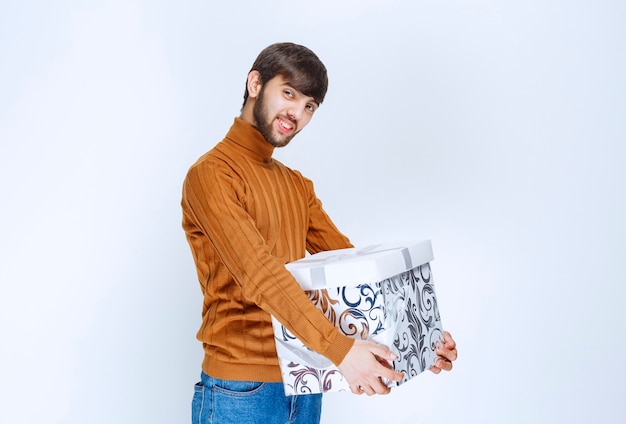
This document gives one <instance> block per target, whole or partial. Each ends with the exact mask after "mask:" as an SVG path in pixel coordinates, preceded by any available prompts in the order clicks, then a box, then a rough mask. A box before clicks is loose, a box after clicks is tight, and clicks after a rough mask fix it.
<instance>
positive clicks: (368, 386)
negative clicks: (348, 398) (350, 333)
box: [338, 340, 404, 395]
mask: <svg viewBox="0 0 626 424" xmlns="http://www.w3.org/2000/svg"><path fill="white" fill-rule="evenodd" d="M395 358H396V355H395V354H394V353H393V352H391V350H389V349H388V348H386V347H385V346H382V345H379V344H378V343H375V342H372V341H367V340H356V341H355V342H354V345H353V346H352V349H350V351H348V354H347V355H346V356H345V358H344V360H343V361H342V362H341V364H339V366H338V368H339V370H340V371H341V373H342V374H343V376H344V377H345V378H346V380H347V381H348V382H349V383H350V390H351V391H352V393H354V394H357V395H361V394H366V395H374V394H387V393H389V392H390V391H391V389H390V388H389V387H387V385H386V384H385V383H383V381H402V379H403V378H404V374H402V373H401V372H397V371H394V370H393V367H392V365H391V364H390V362H389V361H392V360H394V359H395Z"/></svg>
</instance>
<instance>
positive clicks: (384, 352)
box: [364, 340, 398, 361]
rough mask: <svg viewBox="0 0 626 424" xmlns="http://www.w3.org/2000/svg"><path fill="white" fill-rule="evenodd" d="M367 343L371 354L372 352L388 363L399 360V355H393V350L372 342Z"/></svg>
mask: <svg viewBox="0 0 626 424" xmlns="http://www.w3.org/2000/svg"><path fill="white" fill-rule="evenodd" d="M364 341H365V340H364ZM365 342H366V343H367V344H368V348H369V350H370V352H372V353H373V354H374V355H375V356H377V357H379V358H381V359H384V360H386V361H395V360H396V359H398V355H396V354H395V353H393V352H392V351H391V349H389V348H388V347H387V346H384V345H381V344H379V343H376V342H373V341H371V340H367V341H365Z"/></svg>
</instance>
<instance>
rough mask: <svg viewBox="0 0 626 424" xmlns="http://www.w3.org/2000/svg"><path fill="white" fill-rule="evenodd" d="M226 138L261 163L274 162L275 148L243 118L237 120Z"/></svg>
mask: <svg viewBox="0 0 626 424" xmlns="http://www.w3.org/2000/svg"><path fill="white" fill-rule="evenodd" d="M226 138H227V139H228V140H230V141H232V142H233V143H235V144H237V145H238V146H240V147H241V148H243V149H244V150H245V154H246V155H248V156H250V157H251V158H253V159H256V160H258V161H261V162H265V163H269V162H271V161H272V153H274V146H272V145H271V144H270V143H268V142H267V141H266V140H265V138H264V137H263V136H262V135H261V133H260V132H259V130H257V129H256V127H255V126H254V125H252V124H250V123H249V122H246V121H244V120H243V119H241V118H235V122H234V123H233V125H232V127H230V130H228V133H227V134H226Z"/></svg>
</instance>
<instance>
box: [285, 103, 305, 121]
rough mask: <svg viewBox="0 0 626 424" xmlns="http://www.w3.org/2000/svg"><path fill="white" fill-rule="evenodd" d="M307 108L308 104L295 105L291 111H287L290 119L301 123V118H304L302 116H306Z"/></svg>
mask: <svg viewBox="0 0 626 424" xmlns="http://www.w3.org/2000/svg"><path fill="white" fill-rule="evenodd" d="M305 108H306V102H305V103H302V104H300V103H298V104H294V105H292V106H291V108H289V110H287V115H288V116H289V118H291V119H293V120H294V121H299V120H300V118H302V115H303V114H304V109H305Z"/></svg>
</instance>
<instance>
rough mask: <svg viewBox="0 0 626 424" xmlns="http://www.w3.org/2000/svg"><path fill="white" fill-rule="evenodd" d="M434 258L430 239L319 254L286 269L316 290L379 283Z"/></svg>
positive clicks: (287, 266)
mask: <svg viewBox="0 0 626 424" xmlns="http://www.w3.org/2000/svg"><path fill="white" fill-rule="evenodd" d="M432 259H433V251H432V246H431V243H430V240H425V241H421V242H412V243H404V244H378V245H372V246H367V247H363V248H357V247H355V248H350V249H339V250H329V251H326V252H319V253H316V254H314V255H310V256H307V257H305V258H303V259H300V260H298V261H294V262H290V263H288V264H287V265H286V268H287V270H288V271H289V272H291V274H292V275H293V276H294V278H295V279H296V280H297V281H298V283H299V284H300V286H301V287H302V288H303V289H304V290H317V289H323V288H332V287H341V286H351V285H357V284H372V283H376V282H379V281H383V280H385V279H387V278H390V277H393V276H394V275H397V274H400V273H402V272H405V271H408V270H410V269H413V268H415V267H418V266H420V265H423V264H425V263H427V262H430V261H431V260H432Z"/></svg>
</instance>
